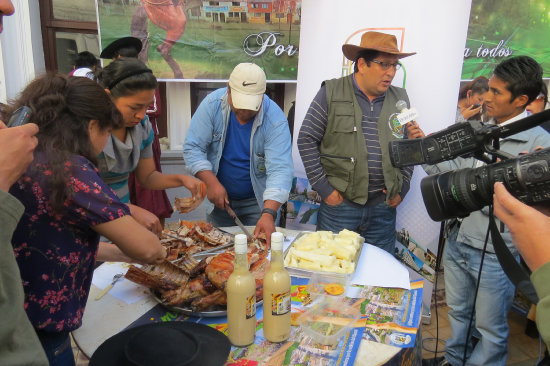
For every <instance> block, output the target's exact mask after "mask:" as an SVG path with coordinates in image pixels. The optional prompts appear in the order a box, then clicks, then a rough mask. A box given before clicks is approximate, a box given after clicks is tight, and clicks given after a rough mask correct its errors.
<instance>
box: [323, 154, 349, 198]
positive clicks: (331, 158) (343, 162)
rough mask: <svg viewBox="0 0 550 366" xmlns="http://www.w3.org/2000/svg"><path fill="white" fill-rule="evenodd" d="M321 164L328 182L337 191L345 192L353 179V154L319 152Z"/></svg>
mask: <svg viewBox="0 0 550 366" xmlns="http://www.w3.org/2000/svg"><path fill="white" fill-rule="evenodd" d="M320 156H321V165H322V166H323V168H324V169H325V172H326V174H327V178H328V181H329V183H330V184H331V185H332V187H333V188H334V189H336V190H337V191H339V192H345V191H346V190H347V188H348V185H349V183H350V182H351V181H352V180H353V170H354V168H355V158H354V157H353V156H351V157H349V156H338V155H332V154H321V155H320Z"/></svg>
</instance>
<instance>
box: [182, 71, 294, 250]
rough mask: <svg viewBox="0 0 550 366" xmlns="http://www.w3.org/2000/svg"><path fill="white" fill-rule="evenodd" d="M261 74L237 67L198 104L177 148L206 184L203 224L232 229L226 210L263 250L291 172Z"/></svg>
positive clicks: (282, 127) (284, 135)
mask: <svg viewBox="0 0 550 366" xmlns="http://www.w3.org/2000/svg"><path fill="white" fill-rule="evenodd" d="M265 88H266V80H265V73H264V71H263V70H262V69H261V68H260V67H259V66H258V65H256V64H252V63H241V64H238V65H237V66H235V68H234V69H233V72H232V73H231V75H230V76H229V82H228V83H227V87H225V88H220V89H217V90H215V91H213V92H212V93H210V94H209V95H208V96H207V97H206V98H205V99H204V100H203V101H202V103H201V104H200V105H199V107H198V109H197V111H196V112H195V114H194V115H193V118H192V119H191V126H190V127H189V131H188V132H187V137H186V139H185V143H184V145H183V157H184V159H185V164H186V165H187V166H188V169H189V170H190V171H191V173H192V174H193V175H194V176H196V177H198V178H199V179H201V180H202V181H203V182H205V183H206V187H207V197H208V200H209V201H210V202H209V203H210V205H209V206H208V207H207V209H206V214H207V221H208V222H211V223H212V224H214V226H217V227H225V226H234V225H235V221H234V220H233V218H232V217H231V216H230V215H229V214H228V213H227V212H226V208H227V207H231V208H232V209H233V210H234V211H235V214H236V215H237V217H239V218H240V219H241V221H242V222H243V223H244V225H255V226H256V229H255V230H254V236H258V235H259V234H260V233H262V234H265V238H266V240H267V243H268V245H269V244H270V242H271V240H270V238H271V233H272V232H274V231H275V225H277V224H278V221H279V216H280V214H279V213H278V210H279V207H280V206H281V204H283V203H285V202H286V200H287V199H288V194H289V192H290V188H291V186H292V178H293V176H294V169H293V164H292V155H291V139H290V131H289V129H288V122H287V119H286V117H285V115H284V113H283V111H282V110H281V108H279V106H278V105H277V104H276V103H275V102H274V101H272V100H271V99H270V98H269V97H268V96H267V95H265V94H264V93H265Z"/></svg>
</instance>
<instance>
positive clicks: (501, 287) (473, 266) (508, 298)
mask: <svg viewBox="0 0 550 366" xmlns="http://www.w3.org/2000/svg"><path fill="white" fill-rule="evenodd" d="M457 233H458V229H455V230H454V231H452V232H451V234H450V235H449V238H448V239H447V244H446V247H445V253H444V254H443V266H444V269H445V294H446V299H447V304H448V305H449V307H450V308H451V310H449V322H450V324H451V331H452V334H451V337H450V338H449V339H447V344H446V347H445V350H446V353H445V358H446V359H447V361H449V362H450V363H451V364H452V365H453V366H458V365H462V357H463V355H464V345H465V342H466V333H467V331H468V324H469V322H470V313H471V311H472V305H473V303H474V295H475V288H476V283H477V276H478V272H479V264H480V262H481V254H482V251H481V250H480V249H476V248H474V247H471V246H469V245H466V244H463V243H460V242H457V241H456V236H457ZM513 298H514V285H513V284H512V283H511V282H510V280H509V279H508V277H507V276H506V274H505V273H504V271H503V270H502V267H501V266H500V264H499V262H498V259H497V257H496V255H495V254H493V253H485V259H484V260H483V270H482V273H481V282H480V284H479V290H478V293H477V301H476V307H475V314H474V320H473V322H472V329H471V330H470V339H468V342H467V352H466V364H467V365H484V366H491V365H505V364H506V356H507V352H508V351H507V348H508V319H507V314H508V310H510V305H511V304H512V300H513ZM473 334H474V335H476V336H477V337H479V342H478V343H477V344H476V346H475V347H474V346H473V344H472V340H471V336H472V335H473Z"/></svg>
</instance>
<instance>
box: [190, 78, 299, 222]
mask: <svg viewBox="0 0 550 366" xmlns="http://www.w3.org/2000/svg"><path fill="white" fill-rule="evenodd" d="M230 112H231V108H230V106H229V102H228V100H227V88H221V89H217V90H215V91H213V92H212V93H210V94H209V95H208V96H207V97H206V98H205V99H204V100H203V101H202V103H201V104H200V105H199V108H197V111H196V112H195V114H194V115H193V118H191V126H190V127H189V130H188V131H187V136H186V138H185V143H184V144H183V158H184V160H185V165H186V166H187V169H188V170H189V172H190V173H191V174H193V175H195V174H197V173H198V172H200V171H203V170H211V171H212V172H213V173H214V175H216V174H217V173H218V167H219V163H220V159H221V156H222V153H223V144H224V141H225V134H226V131H227V124H228V122H229V115H230ZM253 123H254V124H253V126H252V134H251V137H250V157H251V159H250V179H251V181H252V187H253V188H254V194H255V195H256V199H257V200H258V205H259V206H260V208H263V206H264V201H265V200H274V201H277V202H280V203H284V202H286V200H287V199H288V193H289V192H290V188H291V185H292V178H293V176H294V165H293V162H292V153H291V151H292V150H291V149H292V147H291V139H290V130H289V127H288V121H287V119H286V117H285V115H284V113H283V111H282V110H281V109H280V108H279V106H278V105H277V104H276V103H275V102H273V101H272V100H271V99H269V97H267V96H266V95H264V101H263V104H262V107H261V108H260V110H259V112H258V114H257V115H256V117H255V118H254V122H253ZM208 204H209V206H208V207H207V213H210V212H211V211H212V209H213V208H214V206H213V205H212V204H211V203H210V202H208Z"/></svg>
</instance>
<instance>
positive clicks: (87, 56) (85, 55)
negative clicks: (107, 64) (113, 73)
mask: <svg viewBox="0 0 550 366" xmlns="http://www.w3.org/2000/svg"><path fill="white" fill-rule="evenodd" d="M98 63H99V61H98V60H97V58H96V57H95V55H94V54H93V53H91V52H88V51H82V52H80V53H79V54H78V55H76V58H75V59H74V67H75V68H76V69H78V68H81V67H89V68H90V69H91V68H92V67H93V66H97V64H98Z"/></svg>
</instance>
